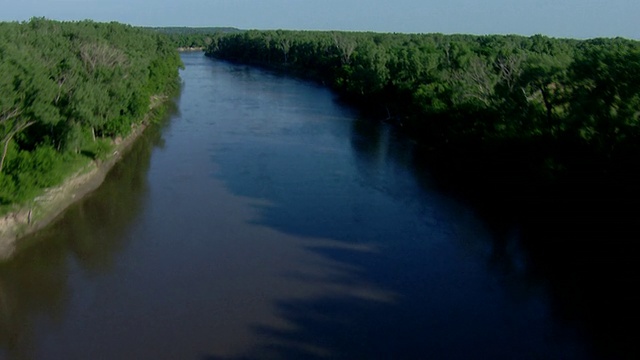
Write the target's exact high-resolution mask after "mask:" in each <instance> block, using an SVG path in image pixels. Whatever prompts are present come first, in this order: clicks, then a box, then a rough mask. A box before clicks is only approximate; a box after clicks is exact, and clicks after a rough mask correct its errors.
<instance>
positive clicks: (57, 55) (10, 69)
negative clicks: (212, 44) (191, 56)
mask: <svg viewBox="0 0 640 360" xmlns="http://www.w3.org/2000/svg"><path fill="white" fill-rule="evenodd" d="M179 66H181V62H180V58H179V56H178V54H177V52H176V51H175V48H174V46H173V45H172V44H171V42H170V40H168V39H167V38H166V37H165V36H164V35H161V34H158V33H156V32H152V31H149V30H143V29H140V28H134V27H131V26H127V25H122V24H117V23H95V22H92V21H82V22H56V21H50V20H46V19H41V18H34V19H31V20H30V21H28V22H23V23H16V22H13V23H0V207H1V206H2V205H7V204H11V203H14V202H20V201H24V200H25V199H28V198H29V197H30V196H32V195H33V194H35V193H36V192H37V191H38V189H40V188H42V187H44V186H50V185H52V184H54V183H56V182H57V181H60V180H61V179H62V177H63V176H62V175H63V174H62V173H64V172H65V171H68V170H69V169H68V167H69V166H68V164H70V163H73V162H76V161H77V160H78V159H80V157H81V154H85V155H90V156H94V157H95V156H99V154H98V153H99V152H100V151H103V150H104V149H105V148H108V146H107V145H105V144H108V143H109V142H110V141H111V140H112V139H113V138H115V137H117V136H122V135H126V134H127V133H128V132H129V131H130V129H131V126H132V125H133V124H136V123H139V122H140V121H142V118H143V116H144V114H145V113H147V112H148V110H149V98H150V96H151V95H152V94H157V93H166V92H170V91H174V90H176V89H177V88H178V83H177V79H178V72H177V70H178V67H179ZM100 149H103V150H100Z"/></svg>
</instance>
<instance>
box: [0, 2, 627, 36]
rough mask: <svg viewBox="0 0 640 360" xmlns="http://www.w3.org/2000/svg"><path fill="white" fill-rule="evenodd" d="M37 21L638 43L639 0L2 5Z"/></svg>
mask: <svg viewBox="0 0 640 360" xmlns="http://www.w3.org/2000/svg"><path fill="white" fill-rule="evenodd" d="M32 16H44V17H46V18H50V19H57V20H82V19H92V20H95V21H118V22H123V23H128V24H132V25H145V26H233V27H238V28H242V29H298V30H365V31H377V32H414V33H416V32H417V33H429V32H441V33H445V34H452V33H466V34H520V35H533V34H545V35H549V36H554V37H572V38H591V37H614V36H623V37H627V38H632V39H639V40H640V0H484V1H481V0H440V1H435V0H391V1H382V0H369V1H366V0H360V1H358V0H171V1H169V0H0V21H13V20H18V21H22V20H28V19H29V18H30V17H32Z"/></svg>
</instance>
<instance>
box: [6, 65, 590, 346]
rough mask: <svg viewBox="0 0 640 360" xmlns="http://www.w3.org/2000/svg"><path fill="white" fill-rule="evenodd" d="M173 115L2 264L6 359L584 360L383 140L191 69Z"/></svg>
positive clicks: (236, 71)
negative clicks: (89, 192) (95, 186)
mask: <svg viewBox="0 0 640 360" xmlns="http://www.w3.org/2000/svg"><path fill="white" fill-rule="evenodd" d="M182 57H183V60H184V62H185V65H186V69H185V70H184V71H183V72H182V74H181V75H182V79H183V81H184V86H183V90H182V94H181V96H180V97H179V98H178V99H177V100H176V103H177V110H176V112H175V113H174V114H173V115H172V116H171V117H170V119H168V120H167V122H166V124H164V125H162V126H158V127H155V128H151V129H149V130H148V131H147V132H146V134H145V135H144V136H143V138H142V139H141V140H140V141H139V142H138V143H136V145H135V146H134V148H133V149H132V150H131V152H130V153H129V154H128V155H127V156H126V157H125V158H124V159H123V161H122V162H121V163H119V164H117V166H116V167H115V168H114V169H113V171H112V172H111V173H110V174H109V176H108V178H107V180H106V181H105V183H104V185H103V186H102V187H101V188H100V189H99V190H97V191H96V192H95V193H93V194H92V195H91V196H88V197H87V198H86V199H84V200H83V201H81V202H79V203H78V204H76V205H74V206H72V207H71V208H70V209H69V210H68V211H67V212H66V213H65V214H64V216H63V217H62V218H61V219H60V220H59V221H57V222H56V223H55V224H53V225H52V226H50V227H48V228H47V229H45V230H44V231H42V232H40V233H38V234H36V235H34V236H33V237H31V238H29V239H27V240H26V241H25V243H24V244H26V245H24V246H23V247H24V249H23V250H22V251H20V252H19V253H18V254H17V256H16V257H15V258H14V259H13V260H11V261H9V262H7V263H3V264H0V357H5V358H7V359H89V358H90V359H240V358H286V359H299V358H306V359H313V358H345V359H357V358H362V359H372V358H387V359H391V358H393V359H401V358H405V359H417V358H422V359H437V358H440V359H469V358H486V359H539V358H543V359H552V358H553V359H574V358H576V359H582V358H590V357H592V354H591V345H590V343H589V340H588V338H587V337H586V336H584V334H583V331H582V330H581V329H580V328H579V327H578V326H576V324H575V323H574V322H571V321H566V319H565V320H563V319H564V318H563V317H562V316H559V314H558V313H557V309H556V308H555V307H554V306H553V303H552V300H551V299H552V297H551V296H550V292H549V291H550V290H549V286H548V284H547V281H545V280H544V279H543V278H539V277H531V276H529V272H528V271H529V268H530V264H529V260H528V257H527V256H526V255H525V254H524V253H523V252H522V251H521V249H520V248H519V246H518V242H517V241H516V239H517V238H518V229H517V227H513V228H511V227H507V228H506V230H505V231H503V232H502V233H501V241H499V242H496V241H494V237H495V236H496V234H495V232H494V231H493V230H492V228H491V226H489V225H488V224H487V223H485V222H484V221H483V220H481V217H480V216H478V214H477V212H476V211H475V210H473V209H472V208H470V207H469V206H467V205H465V204H463V203H460V202H458V201H457V200H454V199H452V198H450V197H448V196H446V195H444V194H442V193H441V192H440V191H439V190H438V189H437V188H436V187H435V186H434V184H433V182H432V179H431V176H430V175H429V172H428V170H426V169H424V168H423V167H422V166H421V165H420V162H419V161H417V160H416V157H415V155H414V150H415V149H414V144H413V143H412V142H411V141H409V140H407V139H405V138H403V137H402V136H401V135H399V134H397V133H396V132H395V131H394V130H393V129H392V128H390V127H388V126H386V125H384V124H378V123H375V122H371V121H369V120H363V119H359V117H358V114H357V113H356V112H355V111H354V110H352V109H350V108H348V107H346V106H344V105H342V104H340V103H339V102H337V101H336V99H335V96H334V95H333V94H332V93H331V92H329V91H328V90H327V89H325V88H322V87H320V86H317V85H314V84H310V83H306V82H301V81H297V80H294V79H290V78H285V77H281V76H278V75H274V74H270V73H266V72H263V71H260V70H257V69H252V68H248V67H245V66H240V65H232V64H228V63H224V62H217V61H213V60H210V59H207V58H205V57H204V56H203V55H202V54H201V53H185V54H183V55H182Z"/></svg>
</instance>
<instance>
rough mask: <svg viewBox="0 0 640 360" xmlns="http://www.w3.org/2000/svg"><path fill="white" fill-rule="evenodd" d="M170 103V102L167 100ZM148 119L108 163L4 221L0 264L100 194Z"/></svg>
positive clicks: (80, 174)
mask: <svg viewBox="0 0 640 360" xmlns="http://www.w3.org/2000/svg"><path fill="white" fill-rule="evenodd" d="M164 100H165V101H166V99H164ZM147 123H148V119H145V120H144V121H143V122H142V124H140V125H137V126H136V127H135V128H134V129H133V130H132V132H131V134H129V135H128V136H127V137H126V138H124V139H121V140H116V146H115V147H114V149H113V151H112V152H111V154H110V155H109V157H108V158H107V159H106V160H94V161H92V162H90V163H89V164H88V165H86V166H84V167H83V168H82V169H79V170H78V171H77V172H76V173H75V174H73V175H71V176H70V177H69V178H67V179H66V180H65V181H64V182H63V183H62V184H60V185H58V186H55V187H52V188H49V189H46V190H45V191H44V192H43V194H42V195H40V196H38V197H36V198H35V199H34V200H33V201H31V203H30V204H23V205H22V206H21V207H20V208H19V209H17V210H15V211H12V212H10V213H7V214H4V215H2V216H1V217H0V261H2V260H6V259H8V258H10V257H11V256H12V255H13V254H14V252H15V251H16V248H17V244H18V242H19V240H20V239H21V238H23V237H25V236H27V235H29V234H32V233H34V232H36V231H38V230H40V229H42V228H44V227H45V226H47V225H49V224H50V223H52V222H53V221H55V220H56V219H57V218H58V217H59V216H60V215H61V214H62V213H63V212H64V211H65V210H66V209H67V208H68V207H69V206H70V205H72V204H73V203H75V202H77V201H79V200H81V199H82V198H83V197H85V196H86V195H87V194H89V193H91V192H92V191H94V190H96V189H97V188H98V187H99V186H100V185H101V184H102V182H103V181H104V179H105V177H106V176H107V174H108V173H109V171H110V170H111V168H113V166H114V165H115V164H116V163H117V162H118V161H119V160H120V159H121V158H122V156H123V155H124V154H125V153H126V152H127V151H128V150H129V149H130V148H131V145H132V144H133V143H134V142H135V141H136V140H137V139H138V137H139V136H140V135H141V134H142V133H143V132H144V130H145V129H146V128H147V126H148V124H147Z"/></svg>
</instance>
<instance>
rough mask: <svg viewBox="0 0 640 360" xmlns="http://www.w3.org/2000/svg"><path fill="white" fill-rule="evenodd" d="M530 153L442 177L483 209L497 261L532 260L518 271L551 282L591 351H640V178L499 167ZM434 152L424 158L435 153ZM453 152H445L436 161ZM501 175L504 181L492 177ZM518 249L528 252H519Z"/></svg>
mask: <svg viewBox="0 0 640 360" xmlns="http://www.w3.org/2000/svg"><path fill="white" fill-rule="evenodd" d="M522 156H526V155H522V154H518V153H515V154H503V155H502V156H501V157H500V159H499V160H497V161H495V160H494V161H493V163H492V164H489V168H490V169H492V170H491V171H493V172H495V173H494V174H492V175H491V176H486V174H482V175H478V173H477V171H478V170H479V167H481V166H482V165H483V164H486V163H487V161H486V159H485V160H483V161H480V162H479V165H475V166H472V168H473V169H474V170H469V169H457V170H455V171H442V170H441V171H440V172H436V174H437V175H438V176H437V177H436V183H437V185H438V187H439V188H440V189H442V191H443V192H446V193H448V194H450V195H452V196H454V197H457V198H459V199H463V201H464V202H465V203H468V204H469V205H470V206H472V207H473V208H475V209H477V213H478V214H479V216H480V217H481V218H482V220H483V221H484V222H485V223H486V224H487V226H488V228H489V229H490V231H491V233H492V236H491V244H490V246H491V248H492V249H493V250H492V253H491V256H490V257H489V259H490V263H494V262H497V264H498V268H499V269H500V271H502V272H505V273H513V272H514V271H516V272H517V271H518V269H519V268H520V270H522V268H521V267H519V266H518V263H519V262H522V261H524V262H525V263H526V264H527V266H526V269H525V270H526V271H520V275H519V277H520V278H522V279H523V280H524V281H527V282H538V283H541V284H544V286H545V288H546V289H548V293H549V295H550V300H551V301H550V305H551V308H552V311H553V315H554V317H555V318H556V319H558V320H559V321H563V322H564V323H566V324H569V325H570V326H573V327H575V328H576V329H578V331H579V332H580V334H581V335H582V338H583V339H584V341H585V342H586V343H587V344H588V345H589V348H590V352H591V354H592V355H593V357H595V358H603V359H635V358H638V357H639V356H640V348H639V346H638V343H637V339H636V336H635V333H634V332H633V331H629V330H628V329H630V328H633V327H634V326H635V324H636V323H637V319H638V318H640V316H639V315H640V311H639V310H638V309H637V304H638V303H639V301H640V296H638V295H637V294H636V291H635V289H637V288H638V286H639V285H640V278H639V277H638V276H637V275H636V273H637V272H638V262H637V259H638V252H637V250H635V248H636V247H637V246H634V244H635V243H636V242H637V241H638V239H640V228H639V227H638V226H637V224H638V219H639V218H640V211H639V210H638V204H639V203H640V191H638V189H637V186H636V185H635V184H637V180H638V179H640V177H638V176H637V175H633V174H632V173H628V174H627V175H625V176H624V177H622V178H626V179H627V180H625V181H621V180H620V178H618V179H614V178H613V177H604V176H602V175H601V174H596V173H594V172H593V170H591V169H588V168H587V169H583V170H581V171H576V173H575V174H572V175H570V177H567V178H565V179H563V180H560V181H558V182H557V183H555V184H553V185H548V186H539V183H540V182H539V180H540V179H533V180H531V179H527V178H523V177H521V176H514V177H508V176H507V175H505V174H506V171H505V172H504V173H501V171H504V169H508V168H509V166H513V167H517V165H514V164H516V163H517V162H519V161H520V162H521V159H522ZM427 158H428V156H425V155H424V154H420V155H419V156H418V157H417V159H418V161H421V162H425V163H426V162H433V159H427ZM456 160H459V159H453V161H454V162H455V161H456ZM446 161H447V160H446V157H445V159H444V160H443V159H439V160H438V161H437V165H436V168H438V169H442V167H443V166H442V164H443V163H444V162H446ZM498 162H500V163H501V164H500V165H499V166H496V163H498ZM634 166H635V165H634ZM444 167H445V168H446V165H445V166H444ZM449 170H450V169H449ZM480 171H481V170H480ZM474 172H476V173H474ZM496 177H497V178H501V181H499V182H493V183H492V179H493V180H495V178H496ZM431 180H433V178H431ZM514 248H518V249H520V251H519V253H520V256H514V254H516V253H514V252H513V251H512V250H513V249H514ZM520 257H522V260H518V259H519V258H520Z"/></svg>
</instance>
